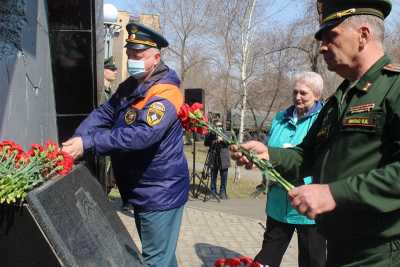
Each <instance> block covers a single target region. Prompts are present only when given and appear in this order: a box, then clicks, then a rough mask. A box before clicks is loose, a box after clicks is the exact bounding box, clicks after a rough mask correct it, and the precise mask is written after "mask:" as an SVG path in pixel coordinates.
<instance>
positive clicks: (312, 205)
mask: <svg viewBox="0 0 400 267" xmlns="http://www.w3.org/2000/svg"><path fill="white" fill-rule="evenodd" d="M241 147H242V148H244V149H246V150H249V151H252V152H253V153H255V154H256V155H257V156H258V157H259V158H260V159H264V160H269V154H268V148H267V146H265V145H264V144H263V143H261V142H258V141H249V142H247V143H244V144H241ZM230 150H231V157H232V159H233V160H235V161H236V162H237V164H238V165H239V166H243V165H244V166H245V167H246V168H247V169H251V168H252V167H253V163H252V162H251V161H250V160H249V159H247V158H246V157H245V156H244V155H243V154H242V153H241V152H240V150H239V148H238V147H237V146H235V145H232V146H230ZM288 194H289V197H290V202H291V204H292V206H293V207H294V208H296V209H297V210H298V211H299V212H300V213H302V214H304V215H306V216H307V217H309V218H310V219H315V218H316V217H317V216H318V215H320V214H322V213H326V212H330V211H332V210H334V209H335V208H336V202H335V200H334V198H333V196H332V193H331V190H330V188H329V185H327V184H311V185H302V186H299V187H295V188H294V189H292V190H290V191H289V193H288Z"/></svg>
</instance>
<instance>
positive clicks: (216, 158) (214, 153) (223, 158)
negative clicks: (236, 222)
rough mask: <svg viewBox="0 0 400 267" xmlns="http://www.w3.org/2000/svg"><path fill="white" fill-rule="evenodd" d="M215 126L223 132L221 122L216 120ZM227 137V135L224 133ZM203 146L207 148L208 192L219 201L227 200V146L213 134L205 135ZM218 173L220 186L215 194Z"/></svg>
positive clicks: (229, 162)
mask: <svg viewBox="0 0 400 267" xmlns="http://www.w3.org/2000/svg"><path fill="white" fill-rule="evenodd" d="M214 124H215V126H216V127H218V128H220V129H221V130H223V125H222V122H221V121H219V120H217V121H216V122H215V123H214ZM225 134H227V135H229V133H225ZM204 145H205V146H207V147H209V152H208V153H209V162H207V164H210V166H211V186H210V190H211V191H212V192H213V193H214V194H216V195H218V196H219V197H220V198H221V199H228V195H227V193H226V192H227V190H226V185H227V181H228V168H229V167H230V166H231V161H230V156H229V148H228V145H227V144H226V143H225V142H223V140H222V138H220V137H217V136H216V135H215V134H213V133H209V134H208V135H206V137H205V139H204ZM218 172H219V174H220V176H221V184H220V187H219V193H217V176H218Z"/></svg>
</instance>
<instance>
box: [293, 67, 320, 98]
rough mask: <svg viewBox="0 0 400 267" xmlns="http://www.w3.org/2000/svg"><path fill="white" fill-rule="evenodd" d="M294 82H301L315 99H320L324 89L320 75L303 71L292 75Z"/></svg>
mask: <svg viewBox="0 0 400 267" xmlns="http://www.w3.org/2000/svg"><path fill="white" fill-rule="evenodd" d="M294 82H295V83H297V82H302V83H304V84H305V85H307V86H308V87H309V88H310V89H311V90H312V91H313V92H314V95H315V96H316V97H317V98H321V96H322V91H323V89H324V80H323V79H322V77H321V75H319V74H318V73H316V72H313V71H303V72H299V73H296V74H295V75H294Z"/></svg>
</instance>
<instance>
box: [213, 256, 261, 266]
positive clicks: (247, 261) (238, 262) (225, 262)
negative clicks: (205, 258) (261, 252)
mask: <svg viewBox="0 0 400 267" xmlns="http://www.w3.org/2000/svg"><path fill="white" fill-rule="evenodd" d="M214 266H215V267H263V266H262V265H261V264H260V263H258V262H257V261H254V260H253V259H252V258H251V257H248V256H241V257H237V258H227V259H225V258H219V259H217V260H216V261H215V262H214Z"/></svg>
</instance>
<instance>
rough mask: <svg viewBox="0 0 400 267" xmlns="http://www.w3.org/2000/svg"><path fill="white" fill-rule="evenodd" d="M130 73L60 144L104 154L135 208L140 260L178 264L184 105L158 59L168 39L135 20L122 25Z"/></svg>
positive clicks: (154, 265) (155, 266) (184, 194)
mask: <svg viewBox="0 0 400 267" xmlns="http://www.w3.org/2000/svg"><path fill="white" fill-rule="evenodd" d="M126 30H127V31H128V39H127V40H126V53H127V56H128V62H127V67H128V72H129V74H130V77H129V78H128V79H127V80H125V81H124V82H122V83H121V84H120V85H119V87H118V89H117V91H116V92H115V93H114V94H113V95H112V97H111V98H110V100H108V101H107V102H105V103H104V104H103V105H101V106H100V107H99V108H97V109H96V110H95V111H93V112H92V113H91V114H90V115H89V116H88V117H87V118H86V119H85V120H84V121H83V122H82V123H81V125H80V126H79V127H78V129H77V130H76V131H75V134H74V137H73V138H71V139H69V140H68V141H66V142H64V143H63V150H64V151H65V152H67V153H69V154H71V155H72V156H73V157H74V158H77V157H80V156H81V155H82V154H83V153H84V152H87V151H95V152H96V153H98V154H102V155H110V156H111V161H112V166H113V171H114V174H115V177H117V178H118V179H119V180H120V181H121V188H122V190H123V191H124V192H126V194H127V197H128V202H129V203H130V204H132V205H133V207H134V217H135V223H136V228H137V231H138V233H139V237H140V240H141V245H142V255H143V258H144V261H145V264H146V265H147V266H151V267H160V266H168V267H177V266H178V263H177V259H176V256H175V251H176V245H177V241H178V237H179V229H180V226H181V221H182V215H183V209H184V204H185V203H186V202H187V200H188V192H189V169H188V164H187V161H186V158H185V155H184V153H183V128H182V125H181V122H180V120H179V118H178V115H177V114H178V111H179V109H180V107H181V106H182V104H183V97H182V94H181V92H180V89H179V86H180V80H179V78H178V76H177V74H176V72H175V71H174V70H172V69H170V68H169V67H168V66H167V65H166V64H164V62H163V61H162V60H161V54H160V49H161V48H164V47H167V46H168V41H167V40H166V39H165V38H164V37H163V36H162V35H160V34H159V33H157V32H155V31H153V30H152V29H149V28H147V27H145V26H143V25H141V24H138V23H130V24H128V25H127V26H126Z"/></svg>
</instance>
